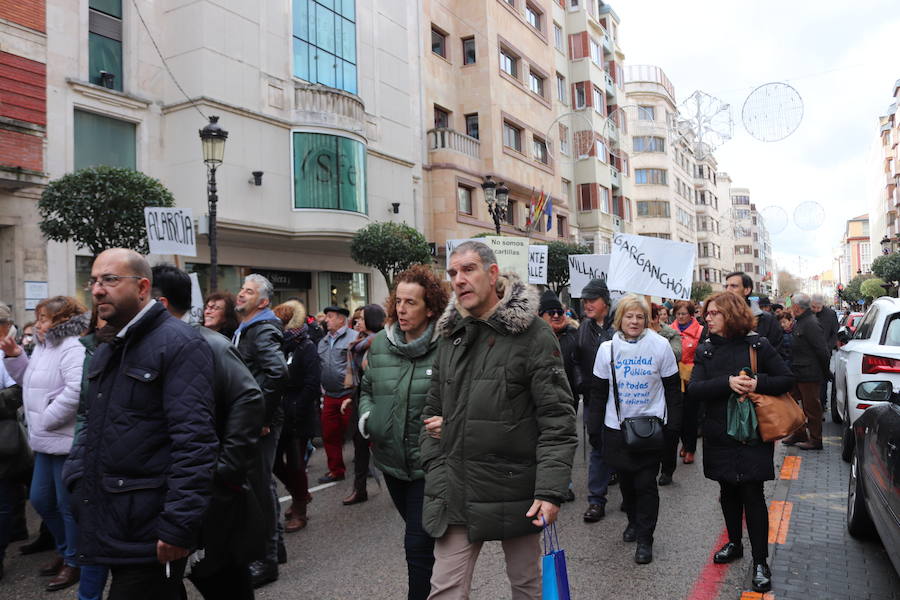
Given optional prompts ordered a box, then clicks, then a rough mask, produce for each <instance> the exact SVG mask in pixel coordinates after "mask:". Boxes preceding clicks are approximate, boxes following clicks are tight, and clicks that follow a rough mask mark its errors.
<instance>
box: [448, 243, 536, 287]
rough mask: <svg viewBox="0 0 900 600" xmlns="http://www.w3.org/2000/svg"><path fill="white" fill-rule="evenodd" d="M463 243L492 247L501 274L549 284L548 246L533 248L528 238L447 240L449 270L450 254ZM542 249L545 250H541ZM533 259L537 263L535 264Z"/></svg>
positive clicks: (529, 281) (530, 281)
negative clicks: (509, 273) (510, 274)
mask: <svg viewBox="0 0 900 600" xmlns="http://www.w3.org/2000/svg"><path fill="white" fill-rule="evenodd" d="M463 242H481V243H482V244H486V245H488V246H490V248H491V250H493V251H494V256H496V257H497V266H499V267H500V271H501V272H504V271H513V272H514V273H516V275H518V276H519V277H520V278H521V279H522V281H527V282H528V283H544V284H546V283H547V246H531V245H529V244H528V238H524V237H498V236H491V237H483V238H472V239H462V240H447V263H446V266H447V268H449V266H450V254H451V253H452V252H453V250H454V249H455V248H456V247H457V246H459V245H460V244H462V243H463ZM542 248H543V250H541V249H542ZM532 259H535V260H536V261H537V262H534V263H533V262H532ZM542 265H543V266H542ZM532 273H534V276H532ZM541 273H543V277H541ZM539 279H540V281H539Z"/></svg>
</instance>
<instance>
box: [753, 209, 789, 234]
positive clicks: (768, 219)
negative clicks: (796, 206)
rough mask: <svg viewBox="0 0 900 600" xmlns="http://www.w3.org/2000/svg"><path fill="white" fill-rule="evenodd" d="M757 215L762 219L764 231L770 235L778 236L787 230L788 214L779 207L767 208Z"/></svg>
mask: <svg viewBox="0 0 900 600" xmlns="http://www.w3.org/2000/svg"><path fill="white" fill-rule="evenodd" d="M759 215H760V216H761V217H762V220H763V224H765V226H766V230H767V231H768V232H769V233H770V234H771V235H778V234H779V233H781V232H782V231H784V230H785V229H787V226H788V214H787V211H786V210H784V209H783V208H781V207H780V206H767V207H765V208H764V209H762V210H760V211H759Z"/></svg>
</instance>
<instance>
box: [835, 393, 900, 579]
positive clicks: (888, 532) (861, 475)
mask: <svg viewBox="0 0 900 600" xmlns="http://www.w3.org/2000/svg"><path fill="white" fill-rule="evenodd" d="M895 386H896V384H895V383H893V382H891V381H864V382H862V383H860V384H859V385H858V386H857V390H856V396H857V397H858V398H862V397H867V398H870V399H872V400H874V401H878V405H877V406H873V407H871V408H868V409H866V410H865V412H863V414H862V416H861V417H859V418H858V419H857V420H856V421H855V422H854V423H853V436H854V438H855V444H854V445H853V453H852V457H851V462H850V482H849V488H848V491H847V530H848V531H849V532H850V535H852V536H854V537H865V536H868V535H870V534H871V533H872V532H873V531H875V532H877V533H878V536H879V537H880V538H881V542H882V543H883V544H884V549H885V551H886V552H887V554H888V557H890V559H891V562H892V563H894V569H896V570H897V572H898V573H900V450H898V445H900V394H898V393H897V392H896V391H895V390H896V389H897V388H896V387H895Z"/></svg>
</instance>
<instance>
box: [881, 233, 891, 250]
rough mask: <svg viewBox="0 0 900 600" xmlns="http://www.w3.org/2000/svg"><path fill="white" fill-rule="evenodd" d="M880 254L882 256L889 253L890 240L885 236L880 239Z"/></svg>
mask: <svg viewBox="0 0 900 600" xmlns="http://www.w3.org/2000/svg"><path fill="white" fill-rule="evenodd" d="M880 243H881V253H882V254H890V253H891V246H892V245H893V244H892V243H891V238H889V237H888V236H887V235H886V234H885V236H884V237H883V238H881V242H880Z"/></svg>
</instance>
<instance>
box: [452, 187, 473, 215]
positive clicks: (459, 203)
mask: <svg viewBox="0 0 900 600" xmlns="http://www.w3.org/2000/svg"><path fill="white" fill-rule="evenodd" d="M456 210H458V211H459V212H461V213H464V214H467V215H471V214H472V188H470V187H467V186H465V185H458V186H456Z"/></svg>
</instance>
